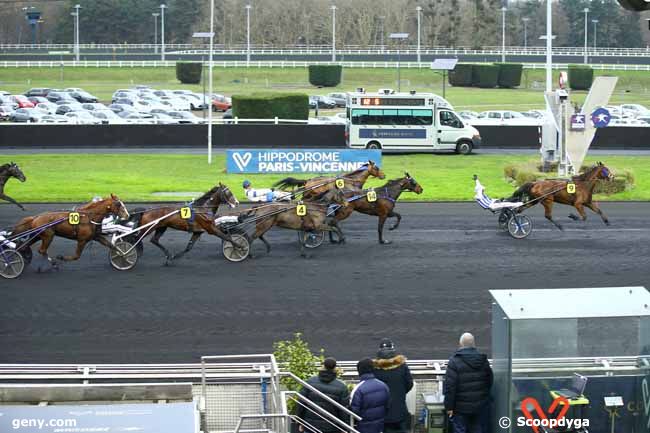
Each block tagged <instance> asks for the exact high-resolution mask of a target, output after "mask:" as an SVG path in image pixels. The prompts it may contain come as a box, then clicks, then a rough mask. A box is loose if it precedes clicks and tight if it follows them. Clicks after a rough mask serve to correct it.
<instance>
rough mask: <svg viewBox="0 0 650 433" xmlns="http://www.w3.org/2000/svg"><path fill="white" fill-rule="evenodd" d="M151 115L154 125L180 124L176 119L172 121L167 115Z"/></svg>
mask: <svg viewBox="0 0 650 433" xmlns="http://www.w3.org/2000/svg"><path fill="white" fill-rule="evenodd" d="M151 115H152V116H153V118H154V119H155V120H156V124H158V125H174V124H178V123H180V122H179V121H178V119H174V118H173V117H171V116H169V115H167V114H163V113H151Z"/></svg>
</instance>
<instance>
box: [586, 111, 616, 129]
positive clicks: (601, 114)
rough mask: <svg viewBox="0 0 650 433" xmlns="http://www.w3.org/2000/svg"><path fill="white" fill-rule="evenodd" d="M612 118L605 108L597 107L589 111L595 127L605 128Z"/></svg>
mask: <svg viewBox="0 0 650 433" xmlns="http://www.w3.org/2000/svg"><path fill="white" fill-rule="evenodd" d="M610 120H612V115H611V114H609V111H607V109H606V108H598V109H597V110H596V111H594V112H593V113H591V121H592V122H593V123H594V126H595V127H596V128H605V127H606V126H607V125H609V121H610Z"/></svg>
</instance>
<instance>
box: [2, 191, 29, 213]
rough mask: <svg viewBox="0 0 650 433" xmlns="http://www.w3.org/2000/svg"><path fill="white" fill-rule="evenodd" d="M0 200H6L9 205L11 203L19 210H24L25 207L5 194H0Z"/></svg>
mask: <svg viewBox="0 0 650 433" xmlns="http://www.w3.org/2000/svg"><path fill="white" fill-rule="evenodd" d="M0 199H2V200H6V201H8V202H10V203H13V204H15V205H16V206H18V207H19V208H21V209H22V210H25V207H24V206H23V205H22V204H20V203H18V202H17V201H16V200H14V199H13V198H11V197H9V196H8V195H7V194H5V193H0Z"/></svg>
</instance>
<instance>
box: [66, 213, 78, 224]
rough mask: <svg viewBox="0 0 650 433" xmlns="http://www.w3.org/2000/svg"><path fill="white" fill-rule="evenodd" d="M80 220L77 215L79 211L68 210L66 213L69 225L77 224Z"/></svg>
mask: <svg viewBox="0 0 650 433" xmlns="http://www.w3.org/2000/svg"><path fill="white" fill-rule="evenodd" d="M80 221H81V216H79V212H70V213H69V214H68V224H70V225H71V226H78V225H79V222H80Z"/></svg>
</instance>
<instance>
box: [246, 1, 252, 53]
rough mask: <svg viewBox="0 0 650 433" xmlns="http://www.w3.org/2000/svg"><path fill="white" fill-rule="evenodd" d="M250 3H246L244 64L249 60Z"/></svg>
mask: <svg viewBox="0 0 650 433" xmlns="http://www.w3.org/2000/svg"><path fill="white" fill-rule="evenodd" d="M251 8H252V6H251V5H246V66H248V64H249V63H250V62H251Z"/></svg>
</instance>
